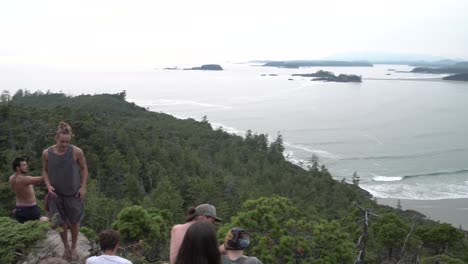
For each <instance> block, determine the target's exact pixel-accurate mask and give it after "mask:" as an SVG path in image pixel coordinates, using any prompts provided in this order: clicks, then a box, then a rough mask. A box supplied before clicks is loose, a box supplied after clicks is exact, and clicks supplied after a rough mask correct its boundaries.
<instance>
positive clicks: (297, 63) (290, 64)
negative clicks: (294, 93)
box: [262, 60, 373, 69]
mask: <svg viewBox="0 0 468 264" xmlns="http://www.w3.org/2000/svg"><path fill="white" fill-rule="evenodd" d="M262 66H264V67H278V68H292V69H297V68H300V67H373V65H372V63H369V62H365V61H325V60H291V61H265V64H263V65H262Z"/></svg>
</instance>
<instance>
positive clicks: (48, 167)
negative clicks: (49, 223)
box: [42, 122, 88, 261]
mask: <svg viewBox="0 0 468 264" xmlns="http://www.w3.org/2000/svg"><path fill="white" fill-rule="evenodd" d="M71 138H72V129H71V127H70V126H69V125H68V124H67V123H65V122H60V124H59V127H58V130H57V133H56V135H55V142H56V144H55V145H53V146H51V147H49V148H47V149H45V150H44V151H43V152H42V161H43V172H42V174H43V175H44V181H45V184H46V186H47V190H48V192H49V194H48V199H47V200H48V202H47V203H48V206H49V217H50V218H51V219H52V220H53V221H54V222H55V223H56V224H58V225H60V227H61V228H62V232H61V233H60V238H61V239H62V243H63V246H64V254H63V258H64V259H66V260H68V261H70V260H72V261H75V260H78V255H77V253H76V243H77V240H78V232H79V228H80V222H81V220H82V218H83V211H84V203H83V201H84V199H85V195H86V181H87V179H88V167H87V165H86V160H85V156H84V153H83V151H82V150H81V149H80V148H78V147H76V146H73V145H71V144H70V140H71ZM68 225H70V231H71V239H72V241H71V248H70V246H69V243H68V231H67V229H68Z"/></svg>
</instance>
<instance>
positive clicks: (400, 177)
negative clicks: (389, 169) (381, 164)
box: [372, 176, 405, 182]
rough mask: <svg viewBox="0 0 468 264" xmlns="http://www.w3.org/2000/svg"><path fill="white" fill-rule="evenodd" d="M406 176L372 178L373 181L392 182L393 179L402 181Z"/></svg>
mask: <svg viewBox="0 0 468 264" xmlns="http://www.w3.org/2000/svg"><path fill="white" fill-rule="evenodd" d="M404 178H405V177H403V176H374V177H373V178H372V180H373V181H377V182H391V181H401V180H403V179H404Z"/></svg>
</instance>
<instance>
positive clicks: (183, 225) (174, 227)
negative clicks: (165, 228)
mask: <svg viewBox="0 0 468 264" xmlns="http://www.w3.org/2000/svg"><path fill="white" fill-rule="evenodd" d="M184 227H185V224H178V225H175V226H173V227H172V230H171V233H175V232H177V231H179V230H180V229H183V228H184Z"/></svg>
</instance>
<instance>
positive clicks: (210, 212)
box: [170, 204, 221, 264]
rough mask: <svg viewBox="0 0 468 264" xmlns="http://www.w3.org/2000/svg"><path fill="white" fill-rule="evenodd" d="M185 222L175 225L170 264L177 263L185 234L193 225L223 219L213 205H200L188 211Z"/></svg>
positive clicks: (172, 234)
mask: <svg viewBox="0 0 468 264" xmlns="http://www.w3.org/2000/svg"><path fill="white" fill-rule="evenodd" d="M185 221H186V222H185V224H180V225H175V226H174V227H173V228H172V230H171V244H170V264H174V263H175V259H176V256H177V254H178V252H179V248H180V245H181V244H182V241H183V239H184V236H185V233H186V232H187V230H188V229H189V228H190V226H191V225H193V224H194V223H196V222H208V223H211V224H213V223H214V222H216V221H221V218H219V217H218V216H217V215H216V208H215V207H214V206H213V205H211V204H200V205H198V206H197V207H192V208H190V209H189V210H188V214H187V217H186V219H185Z"/></svg>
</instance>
